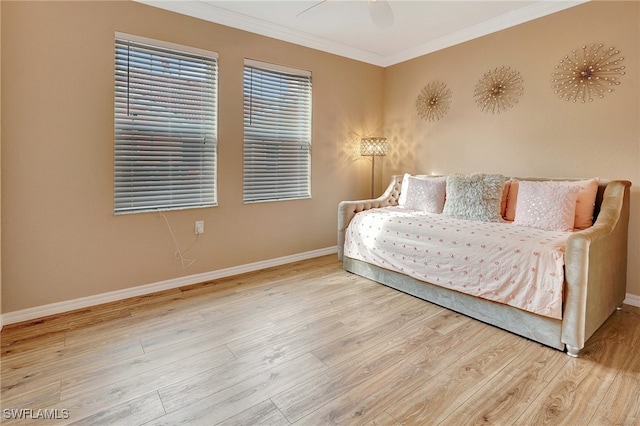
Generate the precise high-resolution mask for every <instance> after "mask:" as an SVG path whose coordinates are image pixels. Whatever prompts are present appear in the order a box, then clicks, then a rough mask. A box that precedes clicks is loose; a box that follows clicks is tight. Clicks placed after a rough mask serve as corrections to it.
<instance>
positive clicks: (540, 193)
mask: <svg viewBox="0 0 640 426" xmlns="http://www.w3.org/2000/svg"><path fill="white" fill-rule="evenodd" d="M579 191H580V185H575V184H569V183H565V182H533V181H524V180H523V181H520V188H519V189H518V200H517V201H516V216H515V219H514V221H513V224H514V225H520V226H528V227H530V228H539V229H545V230H547V231H571V230H572V229H573V223H574V219H575V214H576V199H577V198H578V192H579Z"/></svg>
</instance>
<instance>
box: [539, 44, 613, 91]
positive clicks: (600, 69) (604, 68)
mask: <svg viewBox="0 0 640 426" xmlns="http://www.w3.org/2000/svg"><path fill="white" fill-rule="evenodd" d="M623 59H624V57H622V56H620V51H619V50H618V49H616V48H614V47H609V48H607V47H605V46H604V45H602V44H590V45H584V46H582V48H581V49H573V50H572V51H571V54H570V55H566V56H565V57H564V58H562V59H561V60H560V64H559V65H556V71H555V72H554V73H553V79H552V80H551V82H552V87H553V89H554V92H555V93H556V94H557V95H558V96H559V97H560V98H562V99H564V100H566V101H571V102H574V103H577V102H579V103H586V102H593V100H594V99H597V98H604V95H605V94H606V93H610V92H612V91H613V88H614V86H617V85H619V84H620V80H619V76H622V75H624V74H625V71H624V66H623V65H620V62H622V60H623Z"/></svg>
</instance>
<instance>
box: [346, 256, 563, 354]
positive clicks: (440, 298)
mask: <svg viewBox="0 0 640 426" xmlns="http://www.w3.org/2000/svg"><path fill="white" fill-rule="evenodd" d="M343 267H344V269H345V270H346V271H349V272H352V273H354V274H356V275H360V276H363V277H365V278H368V279H370V280H373V281H376V282H378V283H380V284H384V285H386V286H388V287H391V288H394V289H396V290H400V291H402V292H404V293H407V294H410V295H412V296H415V297H418V298H420V299H423V300H426V301H428V302H431V303H434V304H436V305H439V306H442V307H443V308H447V309H450V310H452V311H455V312H458V313H460V314H463V315H466V316H468V317H471V318H474V319H476V320H479V321H482V322H485V323H487V324H491V325H493V326H496V327H499V328H502V329H504V330H507V331H509V332H511V333H514V334H518V335H520V336H522V337H526V338H528V339H531V340H533V341H536V342H539V343H542V344H543V345H546V346H550V347H552V348H555V349H559V350H562V351H563V350H565V345H564V343H562V342H561V338H562V321H561V320H558V319H553V318H548V317H544V316H540V315H537V314H534V313H531V312H527V311H523V310H521V309H518V308H514V307H512V306H509V305H504V304H501V303H498V302H494V301H491V300H487V299H481V298H478V297H475V296H470V295H467V294H464V293H460V292H457V291H455V290H450V289H446V288H443V287H439V286H436V285H433V284H430V283H427V282H424V281H419V280H416V279H414V278H411V277H409V276H406V275H403V274H401V273H398V272H394V271H390V270H387V269H384V268H380V267H378V266H375V265H371V264H369V263H366V262H362V261H360V260H355V259H351V258H349V257H347V256H344V257H343Z"/></svg>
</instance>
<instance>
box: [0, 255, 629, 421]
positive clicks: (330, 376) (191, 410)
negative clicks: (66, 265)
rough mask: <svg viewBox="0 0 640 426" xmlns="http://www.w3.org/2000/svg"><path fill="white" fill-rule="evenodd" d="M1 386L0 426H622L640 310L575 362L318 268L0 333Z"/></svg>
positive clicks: (306, 265) (333, 267)
mask: <svg viewBox="0 0 640 426" xmlns="http://www.w3.org/2000/svg"><path fill="white" fill-rule="evenodd" d="M1 377H2V394H1V397H2V421H3V424H38V425H47V424H69V423H71V424H86V425H101V424H105V425H120V424H122V425H143V424H144V425H146V424H149V425H159V424H166V425H176V424H181V423H183V424H190V425H200V424H202V425H215V424H223V425H254V424H260V425H262V424H269V425H288V424H296V425H326V424H334V423H335V424H337V423H341V424H382V425H394V424H417V425H431V424H434V425H435V424H445V425H464V424H477V423H489V424H504V425H512V424H522V425H532V424H535V425H538V424H550V425H560V424H567V425H589V424H593V425H613V424H627V425H631V424H640V308H635V307H631V306H624V309H623V310H622V311H620V312H616V313H614V314H613V316H612V317H611V318H610V319H609V320H608V321H607V322H606V323H605V325H604V326H603V327H602V328H601V329H600V330H599V331H598V332H597V333H596V335H594V336H593V337H592V338H591V339H590V341H589V342H588V344H587V347H586V348H585V349H584V350H583V352H582V357H581V358H579V359H573V358H570V357H568V356H567V355H565V354H564V353H562V352H559V351H557V350H554V349H550V348H547V347H544V346H541V345H539V344H536V343H533V342H531V341H529V340H526V339H524V338H521V337H517V336H515V335H512V334H510V333H508V332H505V331H502V330H499V329H497V328H494V327H492V326H488V325H486V324H483V323H480V322H478V321H475V320H472V319H469V318H467V317H464V316H462V315H458V314H455V313H453V312H450V311H447V310H445V309H442V308H440V307H438V306H435V305H432V304H429V303H427V302H424V301H422V300H419V299H416V298H413V297H411V296H408V295H406V294H403V293H400V292H397V291H395V290H393V289H390V288H387V287H385V286H382V285H380V284H376V283H373V282H371V281H368V280H366V279H364V278H361V277H357V276H354V275H351V274H349V273H347V272H345V271H343V270H342V269H341V268H340V264H339V263H338V262H337V260H336V257H335V256H326V257H322V258H318V259H313V260H309V261H305V262H299V263H296V264H291V265H286V266H282V267H278V268H273V269H270V270H266V271H261V272H259V273H251V274H246V275H242V276H238V277H233V278H228V279H222V280H218V281H216V282H211V283H206V284H201V285H196V286H190V287H185V288H181V289H175V290H169V291H165V292H162V293H157V294H153V295H150V296H145V297H138V298H134V299H129V300H125V301H121V302H116V303H111V304H108V305H103V306H99V307H95V308H90V309H86V310H82V311H77V312H74V313H70V314H65V315H59V316H55V317H51V318H48V319H45V320H41V321H35V322H32V323H29V324H21V325H12V326H6V327H5V329H4V330H2V375H1ZM12 409H15V410H14V411H11V410H12ZM20 409H31V410H32V411H30V412H28V411H25V410H22V411H20ZM40 409H42V410H46V411H38V410H40ZM53 410H58V411H53ZM18 413H22V414H23V415H25V414H26V415H30V416H32V417H35V416H38V415H41V416H44V415H46V414H47V413H48V415H57V416H58V417H67V416H68V419H59V420H37V421H36V420H34V421H17V420H15V419H7V418H6V417H10V416H11V415H17V414H18Z"/></svg>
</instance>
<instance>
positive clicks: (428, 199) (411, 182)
mask: <svg viewBox="0 0 640 426" xmlns="http://www.w3.org/2000/svg"><path fill="white" fill-rule="evenodd" d="M446 188H447V178H446V177H436V178H416V177H413V176H408V177H407V190H406V194H407V195H406V200H405V203H404V207H405V208H407V209H413V210H422V211H425V212H428V213H442V208H443V207H444V197H445V191H446Z"/></svg>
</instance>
